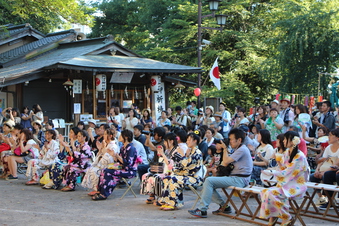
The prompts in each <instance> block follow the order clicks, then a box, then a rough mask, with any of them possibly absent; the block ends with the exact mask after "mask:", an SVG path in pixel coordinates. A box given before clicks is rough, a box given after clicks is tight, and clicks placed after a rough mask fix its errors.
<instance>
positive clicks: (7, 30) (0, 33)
mask: <svg viewBox="0 0 339 226" xmlns="http://www.w3.org/2000/svg"><path fill="white" fill-rule="evenodd" d="M20 33H21V34H22V36H25V35H27V34H28V35H29V36H34V37H36V38H37V39H40V38H43V37H45V35H44V34H43V33H41V32H40V31H37V30H35V29H34V28H33V27H32V26H31V25H30V24H20V25H15V26H14V25H11V24H9V25H4V26H3V28H2V29H1V30H0V43H6V42H9V41H11V40H12V39H13V38H12V37H14V36H15V37H16V38H17V36H16V35H19V36H20Z"/></svg>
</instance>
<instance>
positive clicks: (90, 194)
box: [87, 191, 100, 196]
mask: <svg viewBox="0 0 339 226" xmlns="http://www.w3.org/2000/svg"><path fill="white" fill-rule="evenodd" d="M96 194H100V192H98V191H91V192H90V193H88V194H87V195H89V196H94V195H96Z"/></svg>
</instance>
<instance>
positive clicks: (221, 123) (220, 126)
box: [210, 112, 226, 139]
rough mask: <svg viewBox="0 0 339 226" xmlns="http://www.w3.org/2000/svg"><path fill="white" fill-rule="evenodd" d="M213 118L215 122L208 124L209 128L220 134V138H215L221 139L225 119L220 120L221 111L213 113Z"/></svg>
mask: <svg viewBox="0 0 339 226" xmlns="http://www.w3.org/2000/svg"><path fill="white" fill-rule="evenodd" d="M213 117H214V119H215V122H214V123H212V124H211V125H210V128H213V129H214V130H215V131H216V134H221V136H222V137H221V138H217V137H216V138H217V139H223V138H224V136H223V135H222V134H223V133H224V131H223V130H224V127H225V124H226V123H225V121H223V120H222V118H223V117H222V114H221V112H216V113H215V114H214V115H213Z"/></svg>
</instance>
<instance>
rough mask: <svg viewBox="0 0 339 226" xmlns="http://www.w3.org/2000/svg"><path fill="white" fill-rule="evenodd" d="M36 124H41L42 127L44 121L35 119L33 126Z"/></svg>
mask: <svg viewBox="0 0 339 226" xmlns="http://www.w3.org/2000/svg"><path fill="white" fill-rule="evenodd" d="M34 124H37V125H39V126H40V128H41V127H42V123H41V121H40V120H35V121H33V122H32V126H34Z"/></svg>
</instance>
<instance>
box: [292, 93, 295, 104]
mask: <svg viewBox="0 0 339 226" xmlns="http://www.w3.org/2000/svg"><path fill="white" fill-rule="evenodd" d="M294 102H295V95H292V100H291V104H292V105H293V104H294Z"/></svg>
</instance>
